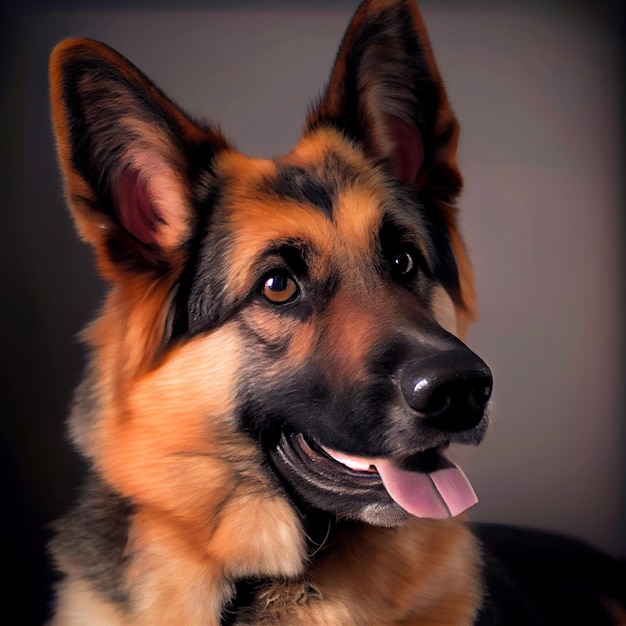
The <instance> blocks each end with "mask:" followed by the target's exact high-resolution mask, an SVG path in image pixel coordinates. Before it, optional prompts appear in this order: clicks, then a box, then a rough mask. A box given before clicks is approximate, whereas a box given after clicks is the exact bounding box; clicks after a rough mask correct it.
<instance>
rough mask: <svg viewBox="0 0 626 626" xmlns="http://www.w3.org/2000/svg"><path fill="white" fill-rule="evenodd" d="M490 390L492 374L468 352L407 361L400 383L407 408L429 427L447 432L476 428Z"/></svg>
mask: <svg viewBox="0 0 626 626" xmlns="http://www.w3.org/2000/svg"><path fill="white" fill-rule="evenodd" d="M492 386H493V380H492V377H491V371H490V370H489V368H488V367H487V365H486V364H485V362H484V361H483V360H482V359H480V358H479V357H478V356H476V355H475V354H474V353H473V352H472V351H471V350H469V349H463V350H461V349H457V350H448V351H445V352H439V353H437V354H432V355H429V356H427V357H424V358H421V359H416V360H414V361H410V362H409V363H408V364H407V365H406V366H405V367H404V370H403V373H402V379H401V387H402V393H403V394H404V397H405V398H406V401H407V402H408V404H409V406H410V407H411V408H412V409H414V410H415V411H417V412H418V413H420V414H421V415H422V416H423V418H424V421H425V422H426V424H428V425H429V426H431V427H433V428H438V429H439V430H444V431H450V432H456V431H461V430H467V429H470V428H473V427H475V426H477V425H478V423H479V422H480V420H481V419H482V417H483V415H484V413H485V406H486V404H487V402H488V401H489V398H490V397H491V389H492Z"/></svg>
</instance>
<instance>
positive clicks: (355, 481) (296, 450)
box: [274, 432, 386, 495]
mask: <svg viewBox="0 0 626 626" xmlns="http://www.w3.org/2000/svg"><path fill="white" fill-rule="evenodd" d="M274 453H275V454H276V455H277V457H278V459H279V463H280V465H281V466H282V468H284V469H286V470H287V472H288V473H290V474H292V475H296V476H297V477H298V478H301V477H302V476H303V472H307V473H308V475H309V482H314V483H316V484H318V485H320V486H321V483H324V484H325V485H327V487H329V488H332V487H331V486H332V485H335V486H338V485H339V484H341V486H342V490H348V491H353V492H356V493H362V492H363V493H364V492H369V491H370V490H372V489H380V490H381V492H382V491H384V487H383V484H382V481H381V479H380V476H379V474H378V472H376V471H354V470H352V469H350V468H349V467H347V466H346V465H344V464H342V463H339V462H337V461H336V460H335V459H334V458H332V456H330V455H329V454H328V453H327V452H325V451H324V449H323V447H322V446H321V445H320V444H318V443H317V442H315V441H314V440H312V439H311V438H309V437H306V436H305V435H304V434H303V433H294V432H290V433H285V432H283V433H282V435H281V438H280V441H279V442H278V445H277V446H276V448H275V449H274ZM385 495H386V492H385Z"/></svg>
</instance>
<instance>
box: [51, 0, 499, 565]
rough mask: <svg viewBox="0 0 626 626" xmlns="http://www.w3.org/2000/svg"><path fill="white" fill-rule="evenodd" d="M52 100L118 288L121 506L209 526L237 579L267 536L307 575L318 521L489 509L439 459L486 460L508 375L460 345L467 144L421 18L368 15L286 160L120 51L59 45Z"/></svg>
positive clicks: (101, 325)
mask: <svg viewBox="0 0 626 626" xmlns="http://www.w3.org/2000/svg"><path fill="white" fill-rule="evenodd" d="M51 82H52V101H53V110H54V119H55V126H56V133H57V140H58V146H59V154H60V158H61V163H62V166H63V170H64V173H65V180H66V193H67V197H68V202H69V204H70V206H71V207H72V210H73V213H74V216H75V219H76V222H77V226H78V229H79V232H80V233H81V235H82V236H83V237H84V238H85V239H86V240H87V241H89V242H90V243H91V244H92V245H93V247H94V249H95V251H96V254H97V257H98V262H99V267H100V270H101V272H102V274H103V275H104V276H105V277H106V278H107V279H108V280H109V281H110V283H111V286H112V289H111V293H110V295H109V298H108V300H107V303H106V305H105V307H104V310H103V312H102V314H101V316H100V317H99V318H98V319H97V320H96V322H94V324H93V325H92V326H91V327H90V329H89V331H88V332H87V339H88V341H89V342H90V344H91V346H92V350H93V359H92V364H91V369H90V373H89V375H88V377H87V379H86V381H85V383H84V384H83V385H82V387H81V390H80V392H79V394H78V396H77V402H76V408H75V410H74V412H73V416H72V420H71V429H72V434H73V437H74V440H75V441H76V443H77V444H78V445H79V446H80V447H81V449H82V451H83V452H84V453H85V454H86V455H87V456H88V457H89V458H90V459H91V461H92V463H93V465H94V467H95V468H96V470H97V471H98V472H99V474H100V475H102V476H103V477H104V478H105V480H106V481H107V482H108V483H110V484H111V485H112V486H114V488H115V489H116V490H117V491H118V492H119V493H121V494H122V495H124V496H127V497H129V498H131V499H132V500H133V501H134V502H136V503H139V504H147V505H150V506H152V507H154V508H156V509H158V510H165V511H170V512H175V513H176V515H177V517H178V518H180V519H184V520H186V522H188V523H190V524H195V525H197V526H207V525H208V526H211V528H212V529H211V537H212V538H213V539H215V537H218V539H219V543H220V545H221V546H222V549H223V552H224V557H223V558H224V561H228V563H229V567H233V568H235V569H236V563H238V562H239V563H240V564H241V563H243V562H244V561H246V563H249V562H250V558H249V557H250V553H251V552H253V551H254V550H255V547H254V545H255V542H257V544H258V546H257V547H258V550H261V549H262V546H263V543H264V541H265V538H266V537H267V536H268V535H270V534H271V536H272V540H273V541H276V535H277V534H280V536H281V541H282V542H283V543H284V546H285V549H284V551H283V553H282V554H298V555H300V554H301V552H302V547H301V541H302V538H301V533H300V522H299V514H298V512H299V510H300V511H301V510H306V509H308V508H314V509H320V510H322V511H325V512H327V513H329V514H331V515H333V516H336V517H338V518H350V519H360V520H362V521H365V522H368V523H371V524H376V525H383V526H392V525H395V524H398V523H399V522H401V521H402V520H403V519H404V518H405V517H406V516H407V515H409V514H414V515H418V516H423V517H448V516H450V515H455V514H457V513H459V512H461V511H462V510H464V509H466V508H467V507H468V506H470V505H471V504H473V503H474V502H475V499H474V495H473V492H472V491H471V487H469V484H468V483H467V481H466V480H465V479H464V477H463V475H462V474H461V472H460V470H458V469H457V468H455V467H454V466H453V465H452V464H451V463H450V462H449V461H447V460H446V459H445V456H444V455H443V453H442V452H443V450H444V449H445V448H446V446H447V445H448V444H449V443H451V442H459V443H469V444H476V443H478V442H479V441H480V440H481V438H482V436H483V434H484V432H485V428H486V424H487V407H488V400H489V395H490V392H491V374H490V372H489V369H488V368H487V366H486V365H485V364H484V363H483V362H482V361H481V360H480V359H479V358H478V357H477V356H476V355H475V354H473V353H472V352H471V351H470V350H469V349H468V348H467V347H466V346H465V345H464V344H463V343H462V341H461V339H460V338H459V337H462V336H463V335H464V333H465V330H466V328H467V325H468V323H469V322H470V321H471V320H472V319H473V318H474V316H475V304H474V292H473V282H472V276H471V271H470V268H469V264H468V261H467V257H466V253H465V250H464V247H463V244H462V242H461V239H460V237H459V234H458V231H457V225H456V209H455V208H454V200H455V198H456V196H457V195H458V193H459V191H460V188H461V178H460V175H459V173H458V170H457V167H456V161H455V149H456V142H457V138H458V127H457V124H456V120H455V119H454V116H453V115H452V112H451V110H450V108H449V106H448V102H447V98H446V94H445V91H444V88H443V85H442V83H441V81H440V79H439V74H438V71H437V68H436V66H435V64H434V61H433V57H432V52H431V49H430V45H429V42H428V39H427V36H426V34H425V31H424V28H423V25H422V21H421V17H420V16H419V13H418V12H417V9H416V7H415V6H414V5H413V3H412V2H404V1H400V0H398V1H396V2H391V1H390V2H384V1H379V0H370V1H368V2H365V3H364V4H363V5H362V6H361V8H360V9H359V11H358V12H357V14H356V15H355V17H354V19H353V21H352V23H351V25H350V28H349V29H348V32H347V33H346V35H345V37H344V41H343V43H342V46H341V48H340V50H339V53H338V56H337V59H336V62H335V66H334V69H333V72H332V74H331V78H330V81H329V84H328V87H327V89H326V92H325V94H324V95H323V96H322V98H321V99H320V101H319V102H318V103H317V105H316V106H315V107H314V108H313V109H312V111H311V113H310V114H309V117H308V119H307V124H306V130H305V133H304V135H303V138H302V139H301V141H300V142H299V144H298V145H297V146H296V147H295V149H294V150H293V151H292V152H291V153H290V154H288V155H286V156H283V157H280V158H276V159H271V160H258V159H250V158H247V157H245V156H243V155H241V154H240V153H238V152H237V151H236V150H235V149H234V148H233V147H232V146H230V145H229V143H228V142H227V141H226V140H225V139H224V137H223V136H222V135H221V134H220V133H219V132H218V131H217V130H216V129H215V128H213V127H210V126H206V125H200V124H198V123H196V122H194V121H193V120H191V119H190V118H189V117H188V116H187V115H186V114H185V113H183V112H182V111H181V110H180V109H179V108H178V107H176V106H175V105H174V104H173V103H172V102H171V101H170V100H168V99H167V98H166V96H165V95H164V94H163V93H162V92H160V91H159V90H158V89H157V88H156V87H155V86H154V85H153V84H152V83H151V82H150V81H149V80H148V79H147V78H146V77H145V76H144V75H143V74H141V73H140V72H139V70H137V69H136V68H135V67H134V66H132V65H131V64H130V63H129V62H128V61H126V60H125V59H124V58H123V57H121V56H120V55H119V54H117V53H116V52H114V51H113V50H111V49H110V48H108V47H106V46H105V45H103V44H100V43H97V42H92V41H87V40H73V41H69V42H65V43H63V44H61V45H60V46H59V47H58V48H57V49H56V50H55V53H54V55H53V58H52V63H51ZM234 516H238V517H239V518H240V519H241V522H240V523H239V525H238V526H237V528H236V529H233V528H230V527H228V528H227V527H226V525H224V524H222V521H223V520H224V519H229V518H232V517H234ZM207 520H211V522H210V523H208V522H207ZM216 528H217V530H216ZM277 529H279V530H278V531H277ZM207 532H208V531H207ZM220 533H221V534H220ZM252 535H253V536H254V537H252ZM244 536H245V537H246V545H245V550H244V548H243V547H242V541H243V539H242V537H244ZM216 541H217V540H216ZM244 551H245V552H246V557H245V558H244V556H243V552H244ZM226 553H228V554H227V555H226ZM276 554H277V555H279V554H281V552H280V550H276ZM276 559H277V562H276V563H271V562H268V561H267V559H265V561H264V568H265V569H264V572H266V573H270V574H271V573H275V572H280V573H283V574H284V573H285V572H287V573H288V572H289V571H290V570H289V565H288V564H287V565H286V564H285V559H283V560H281V559H282V557H280V556H277V557H276ZM279 561H280V562H279ZM296 561H297V559H293V560H292V561H290V563H291V562H293V563H295V562H296ZM242 568H243V565H241V567H240V568H239V569H238V570H237V571H238V573H241V569H242ZM295 568H296V566H295V565H294V566H293V567H292V570H295ZM254 571H255V573H258V570H254Z"/></svg>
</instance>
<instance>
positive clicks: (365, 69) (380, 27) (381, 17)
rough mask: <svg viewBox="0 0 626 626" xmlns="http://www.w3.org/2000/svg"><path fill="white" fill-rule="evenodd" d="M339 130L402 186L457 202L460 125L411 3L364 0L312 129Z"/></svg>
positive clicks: (310, 125)
mask: <svg viewBox="0 0 626 626" xmlns="http://www.w3.org/2000/svg"><path fill="white" fill-rule="evenodd" d="M328 124H330V125H332V126H335V127H337V128H339V129H340V130H341V131H342V132H344V133H345V134H346V135H348V136H349V137H350V138H351V139H353V140H356V141H357V142H360V143H362V144H363V145H364V146H365V148H366V149H367V151H368V152H369V153H370V154H371V155H372V156H374V157H378V158H383V159H385V160H386V161H387V163H388V166H389V168H390V170H391V172H392V173H393V174H395V175H396V176H397V177H398V178H400V179H401V180H403V181H404V182H407V183H411V184H415V185H417V186H418V187H419V188H420V189H421V190H424V191H425V190H430V191H433V192H434V193H436V194H437V196H438V197H439V198H440V199H442V200H444V201H445V202H452V201H453V200H454V198H455V197H456V195H457V194H458V193H459V191H460V189H461V176H460V174H459V171H458V168H457V165H456V158H455V151H456V144H457V139H458V133H459V130H458V124H457V121H456V119H455V117H454V115H453V113H452V110H451V109H450V106H449V104H448V99H447V96H446V92H445V88H444V85H443V82H442V80H441V78H440V75H439V70H438V69H437V65H436V63H435V60H434V57H433V53H432V48H431V45H430V41H429V38H428V34H427V32H426V28H425V26H424V22H423V20H422V16H421V14H420V12H419V9H418V7H417V5H416V4H415V2H414V0H366V1H365V2H363V4H361V6H360V7H359V9H358V10H357V12H356V14H355V16H354V18H353V19H352V22H351V24H350V26H349V28H348V30H347V32H346V34H345V36H344V39H343V41H342V43H341V45H340V47H339V51H338V53H337V58H336V60H335V65H334V68H333V71H332V74H331V78H330V81H329V83H328V86H327V88H326V92H325V93H324V95H323V96H322V98H321V100H320V102H319V104H318V106H317V107H316V108H315V109H314V110H313V111H312V112H311V113H310V115H309V118H308V128H309V129H310V130H312V129H314V128H315V127H317V126H319V125H328Z"/></svg>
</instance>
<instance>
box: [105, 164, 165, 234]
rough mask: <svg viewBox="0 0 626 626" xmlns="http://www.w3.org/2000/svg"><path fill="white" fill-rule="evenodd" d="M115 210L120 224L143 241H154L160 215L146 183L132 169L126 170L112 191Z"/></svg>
mask: <svg viewBox="0 0 626 626" xmlns="http://www.w3.org/2000/svg"><path fill="white" fill-rule="evenodd" d="M114 199H115V212H116V214H117V217H118V219H119V220H120V222H121V224H122V226H123V227H124V228H125V229H126V230H127V231H128V232H129V233H130V234H131V235H133V237H135V238H137V239H139V241H142V242H143V243H148V244H150V243H154V240H155V236H156V232H157V228H156V226H157V223H158V222H159V221H160V216H159V214H158V212H157V210H156V208H155V206H154V204H153V203H152V201H151V199H150V196H149V194H148V190H147V189H146V185H145V183H144V182H142V181H141V180H140V178H139V174H138V173H137V172H135V171H134V170H130V169H129V170H126V171H125V172H124V173H123V174H122V175H121V177H120V179H119V180H118V181H117V185H116V189H115V192H114Z"/></svg>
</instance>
